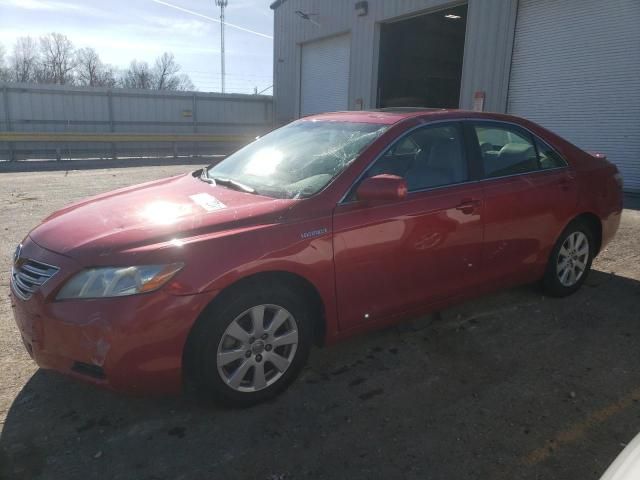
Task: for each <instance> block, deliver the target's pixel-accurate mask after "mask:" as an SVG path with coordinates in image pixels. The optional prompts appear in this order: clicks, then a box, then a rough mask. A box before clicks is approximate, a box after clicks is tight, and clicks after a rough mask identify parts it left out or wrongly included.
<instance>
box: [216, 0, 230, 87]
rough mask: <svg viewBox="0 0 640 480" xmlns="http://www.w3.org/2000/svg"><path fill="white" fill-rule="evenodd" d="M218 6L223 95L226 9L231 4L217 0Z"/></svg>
mask: <svg viewBox="0 0 640 480" xmlns="http://www.w3.org/2000/svg"><path fill="white" fill-rule="evenodd" d="M215 2H216V6H218V7H220V77H221V82H220V84H221V86H222V93H225V91H224V76H225V75H224V8H225V7H226V6H227V4H228V3H229V0H215Z"/></svg>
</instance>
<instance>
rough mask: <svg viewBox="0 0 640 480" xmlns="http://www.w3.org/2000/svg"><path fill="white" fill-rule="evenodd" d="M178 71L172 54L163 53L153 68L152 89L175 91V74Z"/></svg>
mask: <svg viewBox="0 0 640 480" xmlns="http://www.w3.org/2000/svg"><path fill="white" fill-rule="evenodd" d="M179 71H180V65H178V64H177V63H176V59H175V57H174V56H173V53H168V52H164V53H163V54H162V55H160V56H159V57H158V58H156V63H155V65H154V67H153V84H154V85H153V88H155V89H156V90H175V83H176V74H177V73H178V72H179ZM172 87H174V88H172Z"/></svg>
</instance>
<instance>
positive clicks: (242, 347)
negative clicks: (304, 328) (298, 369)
mask: <svg viewBox="0 0 640 480" xmlns="http://www.w3.org/2000/svg"><path fill="white" fill-rule="evenodd" d="M297 347H298V326H297V323H296V320H295V318H294V317H293V315H291V313H289V312H288V311H287V310H286V309H285V308H283V307H280V306H278V305H257V306H255V307H252V308H250V309H248V310H246V311H244V312H243V313H241V314H240V315H238V316H237V317H236V318H235V319H234V320H233V321H232V322H231V323H230V324H229V326H228V327H227V329H226V330H225V332H224V334H223V335H222V338H221V339H220V343H219V344H218V353H217V356H216V363H217V367H218V373H219V374H220V377H221V378H222V380H223V381H224V382H225V383H226V384H227V385H228V386H229V387H230V388H232V389H234V390H236V391H239V392H256V391H259V390H262V389H264V388H267V387H268V386H270V385H273V384H274V383H275V382H277V381H278V379H279V378H280V377H282V375H283V374H284V373H285V372H286V371H287V369H288V368H289V367H290V365H291V362H293V359H294V357H295V354H296V350H297Z"/></svg>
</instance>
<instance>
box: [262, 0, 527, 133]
mask: <svg viewBox="0 0 640 480" xmlns="http://www.w3.org/2000/svg"><path fill="white" fill-rule="evenodd" d="M355 3H356V2H355V1H351V0H287V1H285V2H284V3H283V4H281V5H280V6H279V7H278V8H276V10H275V25H274V31H275V40H274V98H275V120H276V122H278V123H284V122H286V121H289V120H291V119H293V118H296V117H297V116H298V115H299V112H300V50H301V44H303V43H305V42H308V41H311V40H316V39H319V38H323V37H329V36H332V35H338V34H342V33H350V34H351V65H350V78H349V107H350V108H355V107H356V102H357V101H358V99H361V100H362V105H363V108H373V107H375V97H376V95H375V92H376V88H377V77H378V50H379V36H380V23H381V22H387V21H391V20H396V19H401V18H402V17H405V16H410V15H416V14H421V13H429V12H430V11H436V10H439V9H441V8H448V7H451V6H453V5H460V4H464V3H467V4H468V7H469V10H468V19H467V35H466V44H465V54H464V65H463V73H462V87H461V100H460V106H461V107H462V108H471V106H472V103H473V93H474V92H475V91H478V90H482V91H485V92H486V101H485V109H486V110H490V111H499V112H504V111H505V109H506V97H507V87H508V81H509V67H510V60H511V50H512V46H513V32H514V28H515V18H516V10H517V0H469V1H468V2H447V1H442V0H393V1H391V0H369V2H368V4H369V12H368V14H367V15H366V16H362V17H359V16H357V14H356V11H355V9H354V6H355ZM296 10H300V11H303V12H306V13H315V14H317V15H314V16H313V19H314V22H316V23H318V24H319V25H315V24H314V23H312V22H310V21H307V20H304V19H302V18H300V17H299V16H298V15H297V14H296V13H295V11H296Z"/></svg>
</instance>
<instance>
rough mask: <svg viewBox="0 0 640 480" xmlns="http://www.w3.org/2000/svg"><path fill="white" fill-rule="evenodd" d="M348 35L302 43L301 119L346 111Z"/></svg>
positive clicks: (347, 96) (348, 56)
mask: <svg viewBox="0 0 640 480" xmlns="http://www.w3.org/2000/svg"><path fill="white" fill-rule="evenodd" d="M350 44H351V41H350V38H349V35H340V36H338V37H331V38H327V39H324V40H319V41H315V42H310V43H305V44H304V45H303V46H302V62H301V71H300V115H310V114H312V113H319V112H331V111H335V110H347V108H348V106H349V58H350V51H351V48H350Z"/></svg>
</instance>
